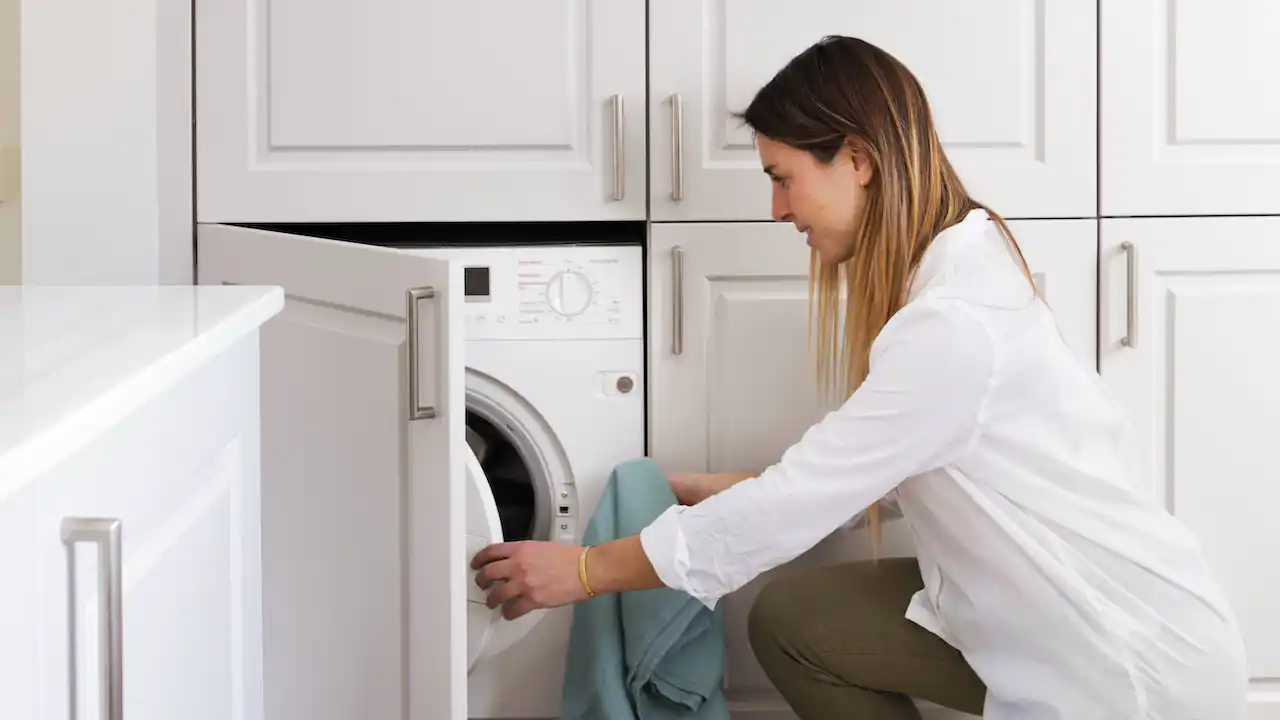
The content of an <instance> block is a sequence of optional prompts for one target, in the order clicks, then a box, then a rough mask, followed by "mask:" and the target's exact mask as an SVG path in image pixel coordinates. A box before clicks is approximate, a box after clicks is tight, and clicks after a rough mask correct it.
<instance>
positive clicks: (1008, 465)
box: [473, 37, 1246, 720]
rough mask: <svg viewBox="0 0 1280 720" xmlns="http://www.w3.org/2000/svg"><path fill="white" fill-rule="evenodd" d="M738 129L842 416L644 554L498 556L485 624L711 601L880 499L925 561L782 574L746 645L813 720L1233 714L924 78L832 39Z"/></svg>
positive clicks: (1230, 636)
mask: <svg viewBox="0 0 1280 720" xmlns="http://www.w3.org/2000/svg"><path fill="white" fill-rule="evenodd" d="M974 101H975V102H981V93H975V94H974ZM743 117H744V119H745V121H746V122H747V124H748V125H750V126H751V128H752V130H753V131H754V132H755V134H756V138H757V147H758V151H759V155H760V159H761V162H762V164H763V166H764V171H765V173H766V174H767V175H768V176H769V178H770V180H771V181H772V183H773V215H774V218H775V219H777V220H780V221H784V222H791V223H793V224H794V225H795V226H796V228H797V229H798V230H800V231H802V232H803V233H805V235H806V237H807V238H808V243H809V245H810V246H811V247H812V248H813V254H814V258H815V265H814V269H813V280H814V282H815V285H816V290H815V293H814V295H815V300H816V305H817V314H818V321H819V323H820V328H819V329H820V332H819V335H818V337H819V346H820V349H821V350H822V353H823V357H824V358H825V363H824V364H823V367H822V368H821V369H822V371H823V375H824V377H825V378H826V379H827V380H828V381H829V382H830V383H831V384H832V386H833V387H834V388H835V389H837V390H838V391H839V392H841V393H844V395H842V397H847V400H845V401H844V403H843V404H842V405H841V406H840V407H839V409H837V410H836V411H834V412H832V413H830V414H828V415H827V416H826V417H824V418H823V419H822V420H821V421H820V422H818V423H817V424H816V425H814V426H813V427H812V428H810V429H809V430H808V431H807V432H806V433H805V434H804V436H803V437H802V438H801V439H800V440H799V441H798V442H797V443H796V444H795V445H794V446H792V447H791V448H790V449H788V450H787V451H786V452H785V453H784V454H783V456H782V458H781V459H780V460H779V462H778V463H777V464H775V465H773V466H772V467H770V468H768V469H767V470H765V471H764V472H763V473H761V474H759V475H758V476H752V477H744V476H721V475H692V476H675V477H673V478H672V487H673V488H674V489H675V491H676V494H677V497H678V498H679V499H680V500H681V505H680V506H678V507H673V508H671V509H669V510H668V511H667V512H666V513H664V514H663V515H662V516H661V517H659V518H658V519H657V520H656V521H655V522H653V523H652V524H651V525H650V526H649V527H647V528H646V529H645V530H644V532H642V533H641V534H640V535H639V536H635V537H629V538H624V539H620V540H617V541H614V542H609V543H606V544H603V545H600V546H598V547H594V548H586V549H584V548H576V547H570V546H566V545H562V544H556V543H510V544H499V545H494V546H491V547H489V548H487V549H485V550H484V551H482V552H481V553H479V554H478V555H477V556H476V558H475V559H474V561H473V565H474V566H475V567H479V568H481V571H480V572H479V573H478V577H477V582H478V583H479V584H480V586H481V587H483V588H486V589H491V594H490V604H491V606H493V607H497V606H498V605H499V604H503V605H505V609H504V613H505V614H506V616H507V617H515V616H518V615H521V614H523V613H526V612H528V611H529V610H532V609H534V608H543V607H553V606H557V605H563V604H566V603H573V602H578V601H581V600H583V599H585V598H587V597H589V596H590V594H591V593H601V592H623V591H629V590H638V589H645V588H656V587H663V586H666V587H672V588H678V589H680V590H683V591H685V592H687V593H689V594H691V595H692V596H694V597H697V598H699V599H700V600H702V601H703V602H704V603H706V604H707V605H708V606H714V604H715V603H716V601H717V600H718V599H719V598H721V597H723V596H724V595H726V594H727V593H730V592H732V591H734V590H736V589H737V588H740V587H741V586H742V585H744V584H745V583H747V582H748V581H750V580H751V579H752V578H754V577H756V576H758V575H759V574H760V573H762V572H764V571H766V570H768V569H770V568H773V567H776V566H778V565H781V564H783V563H785V562H787V561H789V560H791V559H793V558H795V557H796V556H798V555H800V554H801V553H803V552H804V551H806V550H808V549H809V548H811V547H812V546H814V545H815V544H816V543H817V542H818V541H820V540H821V539H822V538H823V537H825V536H827V535H828V534H830V533H831V532H832V531H834V530H835V529H836V528H837V527H839V526H840V525H842V524H844V523H845V522H847V521H848V519H849V518H850V517H851V516H853V515H855V514H857V513H860V512H863V511H864V510H867V509H874V508H875V507H877V503H878V502H879V501H880V500H882V499H890V500H893V501H895V502H896V503H897V505H898V506H899V507H900V508H901V510H902V513H903V516H904V518H905V522H907V523H909V525H910V528H911V530H912V532H913V533H914V536H915V538H916V541H917V547H916V551H917V554H918V559H892V560H889V559H886V560H881V561H879V562H878V563H875V562H872V563H855V564H849V565H841V566H832V567H822V568H816V569H808V570H803V571H797V572H794V573H790V574H788V575H786V576H785V577H784V578H783V579H778V580H775V581H773V582H772V583H771V584H770V585H768V586H767V587H766V589H765V590H764V591H763V592H762V593H761V595H760V596H759V598H758V600H757V601H756V604H755V605H754V606H753V608H752V611H751V615H750V620H749V633H750V638H751V643H752V648H753V650H754V652H755V654H756V656H757V658H758V659H759V661H760V663H761V665H762V667H763V668H764V669H765V671H766V672H767V673H768V676H769V678H770V679H771V680H772V682H773V683H774V684H775V685H776V686H777V688H778V689H779V691H780V692H781V693H782V694H783V696H784V697H785V698H786V700H787V701H788V703H790V705H791V706H792V708H794V709H795V711H796V712H797V713H798V714H799V715H800V717H802V718H836V717H840V718H867V719H871V718H886V719H887V718H918V717H920V716H919V714H918V712H917V710H916V709H915V705H914V704H913V703H912V701H911V699H912V698H915V699H923V700H928V701H932V702H934V703H937V704H941V705H944V706H948V707H951V708H955V709H958V710H963V711H966V712H969V713H974V714H979V713H984V714H985V717H988V718H1028V719H1032V718H1034V719H1039V718H1044V719H1046V720H1048V719H1050V718H1053V719H1055V720H1060V719H1065V720H1099V719H1102V718H1108V719H1110V718H1116V719H1117V720H1120V719H1123V720H1134V719H1136V718H1159V719H1160V720H1192V719H1200V720H1210V719H1212V720H1235V719H1237V718H1243V717H1244V699H1245V691H1246V671H1245V667H1244V655H1243V649H1242V644H1241V639H1240V636H1239V632H1238V628H1237V625H1236V622H1235V620H1234V618H1233V616H1232V613H1231V610H1230V608H1229V607H1228V604H1227V601H1226V599H1225V598H1224V595H1223V592H1222V591H1221V590H1220V588H1219V587H1218V584H1217V583H1216V582H1215V579H1214V578H1213V575H1212V573H1211V572H1210V571H1209V570H1208V569H1207V568H1206V565H1205V561H1204V559H1203V557H1202V555H1201V551H1200V548H1199V546H1198V543H1197V541H1196V539H1195V538H1194V537H1193V536H1192V535H1191V534H1190V533H1189V532H1188V531H1187V530H1186V529H1185V528H1184V527H1183V526H1182V525H1181V524H1179V523H1178V522H1177V521H1176V520H1175V519H1173V518H1172V517H1171V516H1170V515H1168V514H1167V513H1166V512H1164V511H1163V510H1162V509H1161V508H1160V507H1158V506H1156V505H1155V504H1153V503H1151V502H1149V501H1148V500H1147V499H1145V498H1144V495H1143V490H1142V486H1143V480H1142V478H1140V477H1139V476H1138V474H1137V471H1136V467H1137V466H1136V463H1135V461H1134V445H1133V440H1132V438H1131V437H1130V435H1129V433H1128V429H1127V427H1126V423H1125V419H1124V417H1123V416H1122V413H1121V411H1120V409H1119V408H1118V407H1117V406H1116V404H1115V403H1114V402H1113V401H1112V399H1111V398H1110V397H1109V396H1108V394H1107V392H1106V389H1105V387H1104V386H1103V385H1102V384H1101V383H1100V382H1099V379H1098V377H1097V376H1096V375H1095V374H1093V373H1089V372H1087V371H1086V370H1084V369H1083V368H1082V367H1081V365H1080V364H1079V362H1078V361H1077V360H1076V359H1075V357H1074V356H1073V353H1072V351H1071V350H1070V349H1069V348H1068V347H1067V346H1066V344H1065V343H1064V341H1063V340H1062V338H1061V336H1060V335H1059V333H1058V331H1057V329H1056V327H1055V325H1054V320H1053V317H1052V314H1051V312H1050V310H1049V309H1048V308H1047V307H1046V305H1045V304H1044V303H1043V302H1042V301H1041V300H1040V298H1038V297H1037V296H1036V293H1035V290H1034V286H1033V285H1032V284H1031V281H1030V275H1029V273H1028V271H1027V268H1026V266H1025V263H1024V262H1023V261H1022V256H1021V253H1020V252H1019V251H1018V249H1017V244H1016V242H1014V240H1013V237H1012V235H1011V233H1010V232H1009V230H1008V227H1007V226H1006V225H1005V223H1004V222H1003V220H1002V219H1001V218H1000V217H999V216H998V215H997V214H996V213H994V212H992V211H991V210H989V209H987V208H986V207H985V206H984V205H982V204H981V203H979V202H978V201H976V200H974V199H973V198H971V197H970V196H969V195H968V194H967V193H966V191H965V189H964V187H963V185H962V184H961V182H960V180H959V178H958V177H957V175H956V172H955V170H954V169H953V168H952V167H951V165H950V164H949V163H948V161H947V158H946V156H945V155H944V153H943V150H942V147H941V144H940V143H939V140H938V136H937V133H936V131H935V129H934V126H933V122H932V119H931V116H930V111H929V108H928V105H927V103H926V100H925V96H924V93H923V91H922V90H921V87H920V85H919V84H918V83H917V81H916V79H915V78H914V77H913V76H912V75H911V73H910V72H909V71H908V70H907V69H906V68H904V67H903V66H902V65H901V64H900V63H899V62H897V61H896V60H895V59H894V58H893V57H891V56H889V55H888V54H886V53H885V52H883V51H881V50H879V49H878V48H876V47H874V46H872V45H869V44H867V43H865V42H863V41H860V40H857V39H853V38H844V37H835V38H827V39H825V40H823V41H822V42H819V43H817V44H816V45H814V46H813V47H811V48H809V49H808V50H806V51H805V52H804V53H802V54H800V55H799V56H797V57H796V58H795V59H793V60H792V61H791V62H790V63H789V64H788V65H787V66H786V67H785V68H783V69H782V70H781V71H780V72H779V73H778V74H777V76H776V77H774V78H773V79H772V81H770V82H769V84H768V85H766V86H765V87H764V88H763V89H761V90H760V92H759V94H757V95H756V97H755V99H754V100H753V101H752V103H751V105H750V107H748V108H747V110H746V112H745V113H744V115H743ZM580 570H583V571H584V575H583V577H582V578H580V576H579V571H580ZM498 581H502V582H501V583H499V584H498V585H496V586H495V585H494V583H495V582H498Z"/></svg>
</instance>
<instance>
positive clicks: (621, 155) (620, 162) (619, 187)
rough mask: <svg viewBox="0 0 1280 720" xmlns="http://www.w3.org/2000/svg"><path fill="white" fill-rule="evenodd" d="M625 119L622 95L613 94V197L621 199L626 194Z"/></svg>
mask: <svg viewBox="0 0 1280 720" xmlns="http://www.w3.org/2000/svg"><path fill="white" fill-rule="evenodd" d="M626 135H627V119H626V114H625V110H624V108H623V106H622V96H621V95H614V96H613V199H614V200H621V199H622V198H623V197H624V196H625V195H626V194H627V185H626V183H627V177H626V170H627V152H626V148H627V145H626Z"/></svg>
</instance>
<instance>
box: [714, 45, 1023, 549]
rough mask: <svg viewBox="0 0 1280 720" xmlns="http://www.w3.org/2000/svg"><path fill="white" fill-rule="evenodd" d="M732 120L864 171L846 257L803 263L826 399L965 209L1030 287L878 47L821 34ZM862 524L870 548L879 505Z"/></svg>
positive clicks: (907, 77)
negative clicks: (846, 153) (979, 216)
mask: <svg viewBox="0 0 1280 720" xmlns="http://www.w3.org/2000/svg"><path fill="white" fill-rule="evenodd" d="M740 117H741V118H742V120H744V121H745V122H746V124H747V125H748V126H749V127H750V128H751V129H752V131H753V132H755V133H756V134H758V135H763V136H765V137H767V138H769V139H771V140H774V141H776V142H780V143H783V144H785V145H789V146H791V147H794V148H798V149H801V150H806V151H808V152H809V153H811V154H812V155H813V156H814V157H815V158H816V159H817V160H818V161H819V162H822V163H830V162H831V161H832V160H833V159H834V158H835V157H836V155H837V154H838V153H839V152H840V151H841V150H842V149H844V148H845V147H846V144H850V145H852V146H853V147H855V148H857V149H859V150H861V151H862V152H863V153H864V154H865V155H866V156H867V157H869V158H870V160H871V163H872V169H873V172H872V180H871V182H870V184H869V185H868V187H867V191H868V193H867V203H866V210H865V215H864V217H863V219H862V222H861V226H860V228H859V230H858V235H857V237H856V238H855V239H854V246H853V247H854V250H853V255H852V256H851V257H850V258H849V259H848V260H846V261H844V262H841V263H839V264H834V265H824V264H822V263H821V261H820V260H819V258H818V254H817V252H816V251H814V252H813V253H812V255H811V258H812V259H811V272H810V295H809V299H810V320H811V324H810V337H811V339H812V337H813V331H814V329H815V328H814V326H813V322H814V321H815V320H816V324H817V327H816V330H817V348H816V351H817V359H818V375H819V379H820V381H821V383H822V386H823V388H824V389H825V391H826V392H827V393H831V394H834V395H835V396H836V397H838V398H840V399H841V400H843V399H845V398H847V397H849V395H851V394H852V393H853V392H854V391H855V390H856V389H857V388H858V386H859V385H860V384H861V383H862V381H863V380H864V379H866V376H867V370H868V361H869V356H870V351H871V344H872V342H873V341H874V340H875V338H876V336H877V335H878V334H879V333H880V330H881V329H882V328H883V327H884V325H885V323H886V322H888V321H889V318H890V317H892V316H893V314H894V313H896V312H897V311H898V310H899V309H900V308H901V307H902V306H903V305H904V304H905V303H906V298H907V292H908V289H909V287H910V284H911V280H912V277H913V275H914V273H915V271H916V268H917V267H918V266H919V264H920V261H921V259H922V258H923V256H924V253H925V250H927V249H928V247H929V244H930V243H931V242H932V241H933V239H934V238H935V237H936V236H937V235H938V233H940V232H942V231H943V230H945V229H946V228H948V227H951V226H952V225H955V224H956V223H958V222H960V221H961V220H963V219H964V218H965V217H966V215H968V213H969V212H970V211H972V210H974V209H977V208H982V209H983V210H985V211H986V212H987V213H989V214H990V216H991V218H992V220H994V221H995V222H996V223H997V225H998V226H999V228H1000V232H1001V234H1003V235H1004V237H1005V240H1006V241H1007V242H1008V243H1009V244H1010V245H1011V246H1012V248H1013V250H1014V252H1016V254H1017V258H1018V261H1019V263H1020V264H1021V266H1022V269H1023V273H1024V274H1025V275H1026V277H1027V280H1028V282H1030V281H1031V274H1030V271H1029V270H1028V268H1027V264H1026V261H1025V259H1024V258H1023V256H1022V251H1021V250H1020V249H1019V248H1018V244H1017V242H1016V240H1014V237H1013V233H1012V232H1011V231H1010V230H1009V227H1008V225H1006V224H1005V221H1004V219H1003V218H1002V217H1000V216H999V215H997V214H996V213H995V212H993V211H991V210H990V209H989V208H987V207H986V206H985V205H983V204H982V203H980V202H978V201H976V200H974V199H973V198H971V197H970V196H969V194H968V193H967V192H966V191H965V188H964V184H963V183H961V182H960V177H959V176H958V175H957V174H956V171H955V169H954V168H953V167H952V166H951V163H950V161H948V160H947V156H946V154H945V153H944V152H943V149H942V143H941V142H940V141H939V139H938V133H937V130H936V128H935V127H934V122H933V117H932V113H931V112H930V109H929V103H928V101H927V100H926V98H925V93H924V90H923V88H922V87H921V85H920V83H919V81H918V80H917V79H916V77H915V76H914V75H913V74H912V73H911V72H910V71H909V70H908V69H907V68H906V66H904V65H903V64H902V63H901V62H899V61H898V60H897V59H896V58H894V57H893V56H892V55H890V54H889V53H887V52H885V51H884V50H882V49H880V48H878V47H876V46H874V45H872V44H870V43H868V42H866V41H863V40H859V39H857V38H851V37H841V36H829V37H826V38H823V39H822V40H821V41H819V42H818V43H816V44H814V45H812V46H811V47H809V48H808V49H806V50H805V51H804V52H802V53H800V54H799V55H797V56H796V57H795V58H793V59H792V60H791V61H790V62H789V63H788V64H787V65H786V66H785V67H783V68H782V70H780V71H779V72H778V73H777V75H775V76H774V77H773V79H772V80H770V81H769V83H768V84H767V85H765V86H764V87H763V88H761V89H760V91H759V92H758V93H757V94H756V96H755V98H754V99H753V100H752V101H751V104H750V105H749V106H748V107H747V109H746V111H745V112H743V113H741V115H740ZM1033 287H1034V286H1033ZM814 305H816V310H817V312H816V316H815V313H814V312H813V310H814ZM868 518H869V520H870V522H871V525H872V527H873V530H874V532H875V536H874V537H875V539H876V541H877V551H878V538H879V528H880V512H879V503H876V504H873V505H872V506H871V508H869V510H868Z"/></svg>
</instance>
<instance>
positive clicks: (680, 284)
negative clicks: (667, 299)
mask: <svg viewBox="0 0 1280 720" xmlns="http://www.w3.org/2000/svg"><path fill="white" fill-rule="evenodd" d="M683 352H684V248H682V247H680V246H679V245H676V246H675V247H673V248H671V353H672V354H673V355H679V354H681V353H683Z"/></svg>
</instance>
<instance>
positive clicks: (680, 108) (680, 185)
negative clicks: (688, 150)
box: [671, 93, 684, 202]
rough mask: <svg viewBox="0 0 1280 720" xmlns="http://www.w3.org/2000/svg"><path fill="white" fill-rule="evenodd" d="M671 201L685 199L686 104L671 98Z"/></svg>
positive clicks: (676, 94)
mask: <svg viewBox="0 0 1280 720" xmlns="http://www.w3.org/2000/svg"><path fill="white" fill-rule="evenodd" d="M671 199H672V200H675V201H677V202H678V201H680V200H683V199H684V102H683V101H682V100H681V99H680V93H675V94H674V95H672V96H671Z"/></svg>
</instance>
